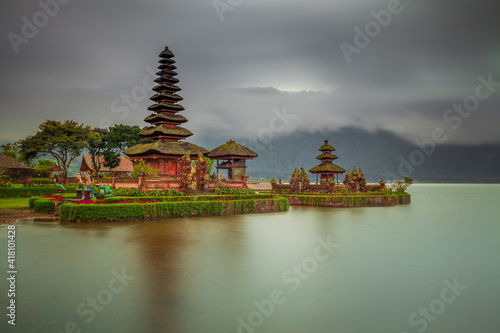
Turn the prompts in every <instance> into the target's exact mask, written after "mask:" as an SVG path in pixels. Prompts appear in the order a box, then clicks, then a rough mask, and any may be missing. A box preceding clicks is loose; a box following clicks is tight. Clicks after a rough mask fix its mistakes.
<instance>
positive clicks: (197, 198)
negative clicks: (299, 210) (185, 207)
mask: <svg viewBox="0 0 500 333" xmlns="http://www.w3.org/2000/svg"><path fill="white" fill-rule="evenodd" d="M269 197H273V198H275V197H276V195H274V194H248V195H243V194H238V195H185V196H172V197H108V198H105V199H104V202H106V203H116V202H121V201H124V200H126V201H130V202H141V201H151V200H158V201H168V202H178V201H210V200H214V199H228V200H238V199H263V198H269Z"/></svg>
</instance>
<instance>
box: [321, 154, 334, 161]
mask: <svg viewBox="0 0 500 333" xmlns="http://www.w3.org/2000/svg"><path fill="white" fill-rule="evenodd" d="M316 158H317V159H318V160H336V159H337V158H338V156H337V155H332V154H321V155H318V156H317V157H316Z"/></svg>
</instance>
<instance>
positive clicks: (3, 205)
mask: <svg viewBox="0 0 500 333" xmlns="http://www.w3.org/2000/svg"><path fill="white" fill-rule="evenodd" d="M62 197H63V198H74V197H76V194H75V193H63V194H62ZM28 199H29V198H7V199H0V209H3V210H5V209H19V208H28Z"/></svg>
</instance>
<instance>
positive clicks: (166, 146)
mask: <svg viewBox="0 0 500 333" xmlns="http://www.w3.org/2000/svg"><path fill="white" fill-rule="evenodd" d="M187 152H189V153H190V154H191V155H195V154H196V155H197V154H198V153H202V154H206V153H208V150H206V149H205V148H202V147H200V146H197V145H195V144H192V143H189V142H185V141H182V142H164V141H163V140H156V141H144V142H141V143H139V144H137V145H135V146H133V147H130V148H128V149H125V150H124V151H123V153H124V154H125V155H127V156H132V157H140V156H148V155H156V154H158V155H165V156H184V155H185V154H186V153H187Z"/></svg>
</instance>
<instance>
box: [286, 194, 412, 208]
mask: <svg viewBox="0 0 500 333" xmlns="http://www.w3.org/2000/svg"><path fill="white" fill-rule="evenodd" d="M283 196H284V197H287V198H288V197H289V198H293V199H297V200H298V201H299V202H300V205H306V206H331V205H330V204H332V203H333V204H334V203H342V204H343V205H342V206H343V207H364V206H380V205H381V204H380V203H378V202H377V201H376V200H377V199H378V198H381V197H382V198H383V199H382V205H384V206H385V204H391V203H393V204H395V205H397V204H403V203H404V200H405V197H406V198H408V202H409V200H410V195H409V194H408V193H393V194H389V195H346V196H344V195H293V194H285V195H283Z"/></svg>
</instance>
